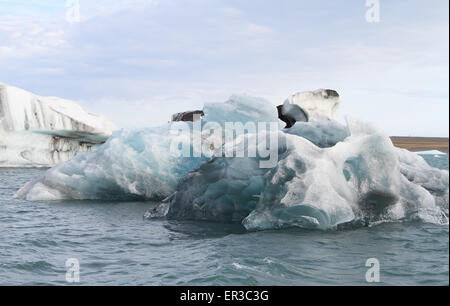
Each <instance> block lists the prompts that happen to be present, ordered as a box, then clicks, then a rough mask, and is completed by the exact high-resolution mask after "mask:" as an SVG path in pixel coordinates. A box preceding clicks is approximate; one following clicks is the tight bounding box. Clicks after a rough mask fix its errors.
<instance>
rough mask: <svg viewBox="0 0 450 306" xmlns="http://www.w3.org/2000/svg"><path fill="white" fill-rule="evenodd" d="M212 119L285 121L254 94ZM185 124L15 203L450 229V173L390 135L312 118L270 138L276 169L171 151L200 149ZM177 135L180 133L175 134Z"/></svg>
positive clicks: (253, 225) (76, 169)
mask: <svg viewBox="0 0 450 306" xmlns="http://www.w3.org/2000/svg"><path fill="white" fill-rule="evenodd" d="M317 103H320V101H319V102H317ZM318 109H320V108H318ZM204 112H205V116H204V118H203V120H202V121H201V123H200V124H201V125H203V126H204V125H206V124H207V123H211V122H216V123H218V124H219V125H223V124H224V123H225V122H230V121H232V122H236V121H238V122H242V123H245V122H248V121H254V122H259V121H263V122H267V121H277V120H278V119H277V110H276V108H275V107H274V105H272V104H271V103H270V102H268V101H265V100H263V99H257V98H251V97H247V96H242V97H239V96H233V97H232V98H230V100H228V101H227V102H225V103H219V104H207V105H206V106H205V108H204ZM181 124H182V123H170V124H167V125H164V126H161V127H157V128H149V129H142V130H134V131H121V132H117V133H115V134H114V135H113V137H111V138H110V139H109V140H108V142H107V143H106V144H104V145H103V146H101V147H100V148H99V149H98V150H97V151H95V152H92V153H84V154H80V155H78V156H77V157H75V158H74V159H72V160H70V161H68V162H66V163H63V164H61V165H59V166H56V167H54V168H52V169H50V170H49V171H48V172H47V173H46V174H45V175H44V176H43V177H41V178H39V179H37V180H36V181H33V182H30V183H28V184H27V185H25V186H24V187H23V188H22V189H21V190H19V191H18V193H17V194H16V197H19V198H23V199H27V200H31V201H33V200H61V199H111V200H114V199H148V200H161V199H164V200H163V201H162V202H161V204H160V205H159V206H157V207H155V208H153V209H150V210H149V211H148V212H147V213H146V214H145V217H147V218H159V217H165V218H170V219H181V220H209V221H218V222H242V224H243V225H244V226H245V227H246V228H247V229H248V230H265V229H274V228H285V227H294V226H295V227H303V228H320V229H328V228H335V227H337V226H345V225H361V224H362V225H368V224H373V223H376V222H384V221H398V220H402V221H403V220H422V221H425V222H432V223H439V224H448V195H449V173H448V171H445V170H439V169H436V168H433V167H431V166H429V165H428V164H427V163H426V162H425V161H424V160H423V158H422V157H420V156H418V155H417V154H415V153H411V152H409V151H406V150H400V149H397V148H395V147H394V146H393V144H392V142H391V141H390V139H389V137H387V136H386V135H385V134H384V133H383V132H381V131H379V130H378V129H376V128H374V127H373V126H371V125H368V124H365V123H363V122H359V121H354V120H347V125H342V124H340V123H339V122H337V121H333V120H325V119H313V120H312V121H310V122H299V123H297V124H296V125H295V126H294V127H292V128H291V129H282V128H281V126H283V125H282V124H280V128H279V129H278V130H276V131H272V132H268V134H267V135H268V136H272V137H276V139H277V140H278V142H277V153H278V159H277V162H276V164H275V165H274V167H272V168H269V169H264V168H261V167H260V163H259V162H260V161H261V159H263V157H261V156H259V155H256V156H255V157H231V158H230V157H225V156H229V155H221V156H216V157H212V158H208V157H205V156H201V157H177V156H174V155H173V154H169V151H170V150H171V145H172V143H173V140H174V139H177V141H181V143H183V142H184V143H185V144H188V146H192V143H191V142H190V141H189V140H190V139H191V138H190V137H191V136H190V134H191V131H192V130H193V129H192V127H193V125H194V124H195V123H190V124H189V125H188V127H189V128H188V129H186V128H185V126H184V127H183V126H181ZM174 128H175V129H178V128H180V131H181V132H180V133H178V134H177V133H175V134H174V133H173V129H174ZM201 137H202V138H203V139H206V140H207V141H211V140H210V138H208V137H205V135H204V134H202V135H201ZM255 137H257V136H256V134H245V135H238V138H237V140H236V141H235V142H232V143H226V144H225V145H224V152H225V153H226V152H227V150H231V151H235V152H237V151H239V148H242V147H241V146H240V145H241V144H242V143H245V144H247V145H248V146H247V148H246V150H251V149H252V148H251V146H252V144H253V143H254V142H253V141H251V140H252V139H253V138H255ZM262 139H265V141H267V139H268V138H266V137H263V138H262ZM263 144H264V143H263ZM265 145H269V144H268V143H265ZM190 149H192V150H193V151H195V149H193V148H192V147H191V148H190Z"/></svg>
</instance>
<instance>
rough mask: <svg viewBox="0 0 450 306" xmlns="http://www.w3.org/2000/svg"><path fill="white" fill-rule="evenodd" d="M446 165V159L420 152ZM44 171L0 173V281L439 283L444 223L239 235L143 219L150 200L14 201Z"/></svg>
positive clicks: (445, 261) (444, 278)
mask: <svg viewBox="0 0 450 306" xmlns="http://www.w3.org/2000/svg"><path fill="white" fill-rule="evenodd" d="M424 157H425V159H426V160H427V162H429V163H430V164H431V165H433V166H435V167H439V168H441V169H448V155H425V156H424ZM44 171H45V170H44V169H12V168H6V169H0V231H1V233H0V285H73V284H72V283H68V282H67V280H66V272H67V268H66V265H65V264H66V260H67V259H69V258H75V259H77V260H78V262H79V264H80V283H79V284H80V285H199V286H203V285H374V284H373V283H371V284H369V283H367V282H366V277H365V275H366V272H367V269H368V267H366V266H365V264H366V261H367V259H369V258H376V259H378V261H379V262H380V277H381V279H380V283H379V285H448V284H449V228H448V226H440V225H434V224H426V223H421V222H413V223H386V224H380V225H377V226H373V227H370V228H359V229H352V230H341V231H313V230H300V229H290V230H282V231H263V232H246V231H245V229H243V228H242V227H241V226H240V225H235V224H215V223H203V222H176V221H165V220H152V221H146V220H144V219H143V214H144V212H145V211H146V210H147V209H148V208H150V207H152V205H156V203H152V202H105V201H104V202H102V201H64V202H27V201H23V200H17V199H13V195H14V193H15V192H16V191H17V190H18V189H19V188H20V187H21V186H23V184H25V183H26V182H28V181H30V180H32V179H34V178H37V177H39V176H40V175H42V174H43V172H44Z"/></svg>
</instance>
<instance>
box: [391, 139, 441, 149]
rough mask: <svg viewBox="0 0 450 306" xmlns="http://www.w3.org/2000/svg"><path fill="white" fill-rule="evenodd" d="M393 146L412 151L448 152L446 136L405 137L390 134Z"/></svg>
mask: <svg viewBox="0 0 450 306" xmlns="http://www.w3.org/2000/svg"><path fill="white" fill-rule="evenodd" d="M391 140H392V142H393V143H394V146H396V147H399V148H403V149H407V150H409V151H412V152H421V151H430V150H437V151H440V152H442V153H448V137H406V136H392V137H391Z"/></svg>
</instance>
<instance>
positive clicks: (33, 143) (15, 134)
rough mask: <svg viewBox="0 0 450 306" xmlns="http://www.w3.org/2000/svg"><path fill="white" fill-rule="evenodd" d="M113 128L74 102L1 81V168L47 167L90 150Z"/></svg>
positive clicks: (111, 124) (102, 140) (109, 123)
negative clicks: (34, 92)
mask: <svg viewBox="0 0 450 306" xmlns="http://www.w3.org/2000/svg"><path fill="white" fill-rule="evenodd" d="M114 129H115V127H114V125H113V123H111V122H110V121H108V120H107V119H105V118H104V117H102V116H98V115H94V114H91V113H88V112H86V111H85V110H83V109H82V108H81V106H79V105H78V104H76V103H75V102H73V101H69V100H64V99H60V98H54V97H40V96H37V95H34V94H32V93H30V92H27V91H25V90H22V89H19V88H16V87H13V86H7V85H4V84H0V167H36V166H42V167H50V166H54V165H56V164H58V163H61V162H64V161H67V160H69V159H71V158H73V157H74V156H75V155H77V154H78V153H80V152H85V151H91V150H92V148H93V147H95V146H96V145H98V144H101V143H104V142H105V141H106V140H107V139H108V137H109V136H111V133H112V131H113V130H114Z"/></svg>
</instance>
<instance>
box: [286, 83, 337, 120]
mask: <svg viewBox="0 0 450 306" xmlns="http://www.w3.org/2000/svg"><path fill="white" fill-rule="evenodd" d="M339 104H340V101H339V94H338V93H337V92H336V91H335V90H331V89H317V90H315V91H305V92H299V93H296V94H293V95H291V96H289V97H288V98H287V99H286V100H285V101H284V103H283V105H282V110H281V112H282V114H283V115H285V116H286V115H287V116H290V117H292V118H294V119H295V120H296V121H308V120H310V119H327V120H334V119H336V113H337V110H338V108H339Z"/></svg>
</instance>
